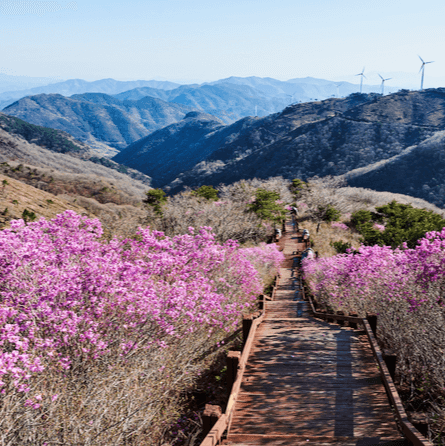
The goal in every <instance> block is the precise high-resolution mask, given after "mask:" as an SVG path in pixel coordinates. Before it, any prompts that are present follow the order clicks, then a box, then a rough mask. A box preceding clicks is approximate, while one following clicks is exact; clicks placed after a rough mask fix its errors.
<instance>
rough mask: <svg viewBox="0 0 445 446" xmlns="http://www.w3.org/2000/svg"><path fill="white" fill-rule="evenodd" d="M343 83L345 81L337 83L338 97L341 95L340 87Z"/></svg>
mask: <svg viewBox="0 0 445 446" xmlns="http://www.w3.org/2000/svg"><path fill="white" fill-rule="evenodd" d="M342 84H343V82H340V83H339V84H335V86H336V87H337V98H339V97H340V90H339V87H340V85H342Z"/></svg>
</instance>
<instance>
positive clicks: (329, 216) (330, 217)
mask: <svg viewBox="0 0 445 446" xmlns="http://www.w3.org/2000/svg"><path fill="white" fill-rule="evenodd" d="M340 217H341V212H340V211H339V210H338V209H335V208H334V206H331V205H330V204H328V206H327V207H326V210H325V212H324V217H323V220H324V221H326V222H328V223H331V222H332V221H338V220H340Z"/></svg>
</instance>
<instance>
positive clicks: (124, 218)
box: [59, 195, 147, 238]
mask: <svg viewBox="0 0 445 446" xmlns="http://www.w3.org/2000/svg"><path fill="white" fill-rule="evenodd" d="M59 197H60V198H62V199H64V200H66V201H67V202H68V203H73V204H74V203H75V204H77V205H79V206H81V207H83V208H84V209H86V210H87V211H88V212H89V213H90V214H91V215H94V216H96V217H97V218H98V219H99V220H100V221H101V223H102V227H103V229H104V235H105V237H108V238H111V237H112V236H114V235H117V236H121V237H132V236H133V235H134V234H135V233H136V231H137V228H138V227H140V226H143V225H144V223H145V222H146V218H147V212H146V210H145V209H143V208H142V206H139V207H137V206H131V205H117V204H115V203H106V204H103V203H99V202H98V201H97V200H95V199H94V198H88V197H83V196H81V195H59Z"/></svg>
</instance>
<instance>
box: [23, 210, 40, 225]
mask: <svg viewBox="0 0 445 446" xmlns="http://www.w3.org/2000/svg"><path fill="white" fill-rule="evenodd" d="M36 218H37V215H36V214H35V213H34V212H32V211H28V209H24V210H23V212H22V219H23V221H24V222H25V223H28V222H30V221H34V220H35V219H36Z"/></svg>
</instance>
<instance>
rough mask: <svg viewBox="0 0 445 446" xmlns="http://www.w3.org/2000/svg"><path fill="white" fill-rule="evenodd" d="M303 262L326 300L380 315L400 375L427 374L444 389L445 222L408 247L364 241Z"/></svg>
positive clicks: (317, 293)
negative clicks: (349, 250) (353, 249)
mask: <svg viewBox="0 0 445 446" xmlns="http://www.w3.org/2000/svg"><path fill="white" fill-rule="evenodd" d="M302 267H303V271H304V276H305V279H306V281H307V282H308V284H309V286H310V288H311V290H312V292H313V294H314V295H315V297H316V299H317V300H318V301H319V302H320V303H322V304H323V305H324V306H326V307H329V308H332V309H334V310H343V311H357V312H359V314H360V315H361V316H364V315H365V313H366V312H375V313H377V314H378V315H379V332H380V337H381V339H383V340H384V342H385V343H386V344H387V345H388V346H389V347H391V348H393V349H395V350H396V352H397V354H398V357H399V361H400V370H399V371H400V373H401V375H402V378H405V379H408V380H417V381H418V382H420V381H422V382H423V381H424V380H425V376H428V377H429V378H428V382H429V383H430V384H429V385H430V386H431V388H432V389H435V390H436V391H437V390H438V391H440V392H441V393H442V392H444V391H445V372H444V370H445V358H444V355H443V351H444V349H445V335H444V333H443V321H444V319H445V308H444V307H445V298H444V293H443V290H444V289H445V288H444V287H445V228H444V229H442V231H440V232H430V233H427V234H426V236H425V238H423V239H421V240H420V241H419V243H418V245H417V246H416V247H415V248H412V249H409V248H408V247H407V245H406V244H405V245H402V247H401V248H400V249H391V247H388V246H377V245H375V246H362V247H361V248H360V249H359V250H358V251H356V252H354V253H349V254H341V255H337V256H334V257H331V258H319V259H317V260H313V261H309V260H305V261H303V265H302Z"/></svg>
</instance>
